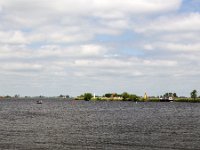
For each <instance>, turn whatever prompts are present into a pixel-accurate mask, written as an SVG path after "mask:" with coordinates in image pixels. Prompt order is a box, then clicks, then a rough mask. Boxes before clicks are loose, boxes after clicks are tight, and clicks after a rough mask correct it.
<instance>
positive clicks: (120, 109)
mask: <svg viewBox="0 0 200 150" xmlns="http://www.w3.org/2000/svg"><path fill="white" fill-rule="evenodd" d="M199 142H200V104H199V103H175V102H173V103H167V102H163V103H150V102H147V103H142V102H141V103H134V102H112V101H110V102H100V101H98V102H90V101H67V100H43V104H41V105H40V104H36V100H2V101H0V149H1V150H4V149H5V150H46V149H50V150H57V149H58V150H61V149H66V150H67V149H69V150H71V149H72V150H73V149H74V150H76V149H80V150H82V149H83V150H84V149H94V150H96V149H106V150H109V149H113V150H117V149H118V150H123V149H134V150H141V149H143V150H152V149H153V150H154V149H155V150H170V149H172V150H176V149H177V150H179V149H180V150H199V149H200V144H199Z"/></svg>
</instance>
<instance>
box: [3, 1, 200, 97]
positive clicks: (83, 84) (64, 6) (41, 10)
mask: <svg viewBox="0 0 200 150" xmlns="http://www.w3.org/2000/svg"><path fill="white" fill-rule="evenodd" d="M189 3H190V5H192V4H193V5H195V3H198V2H196V1H193V0H191V1H190V2H189ZM190 5H189V4H188V3H186V2H184V1H182V0H168V1H163V0H124V1H121V0H74V1H69V0H59V1H53V0H34V1H32V0H29V1H26V0H6V1H5V0H0V21H1V24H0V78H1V83H2V84H1V87H0V94H1V95H5V94H11V95H14V94H21V95H47V96H48V95H49V96H51V95H59V94H70V95H73V96H76V95H79V94H81V93H83V92H88V91H89V92H95V93H97V94H102V93H105V92H119V93H120V92H123V91H128V92H131V93H136V94H139V95H143V93H144V92H148V93H149V95H160V94H163V92H168V91H171V92H177V93H178V94H179V95H188V94H189V92H190V90H193V88H196V89H197V90H198V89H199V88H200V87H199V85H198V82H199V79H198V76H199V75H200V71H199V70H198V67H199V65H200V62H199V56H200V45H199V43H200V38H199V35H200V10H198V9H195V10H193V9H192V8H191V9H187V11H186V8H185V7H186V6H190ZM183 83H184V85H185V87H184V89H183V88H182V85H183Z"/></svg>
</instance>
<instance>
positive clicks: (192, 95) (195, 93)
mask: <svg viewBox="0 0 200 150" xmlns="http://www.w3.org/2000/svg"><path fill="white" fill-rule="evenodd" d="M190 95H191V98H193V99H194V100H195V99H196V98H197V90H193V91H192V92H191V93H190Z"/></svg>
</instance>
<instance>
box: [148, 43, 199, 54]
mask: <svg viewBox="0 0 200 150" xmlns="http://www.w3.org/2000/svg"><path fill="white" fill-rule="evenodd" d="M144 48H145V49H146V50H160V51H162V50H166V51H168V52H169V51H174V52H188V53H191V52H200V44H199V43H189V44H184V43H168V42H160V43H158V42H157V43H152V44H146V45H144Z"/></svg>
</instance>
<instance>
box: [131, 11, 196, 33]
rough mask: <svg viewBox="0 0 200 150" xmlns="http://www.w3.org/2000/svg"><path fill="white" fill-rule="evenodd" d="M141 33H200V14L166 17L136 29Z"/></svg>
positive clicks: (137, 26)
mask: <svg viewBox="0 0 200 150" xmlns="http://www.w3.org/2000/svg"><path fill="white" fill-rule="evenodd" d="M134 28H135V29H134V30H135V31H136V32H139V33H157V32H191V31H192V32H200V14H199V13H190V14H183V15H176V16H171V15H170V16H167V17H166V16H164V17H160V18H159V19H157V18H156V20H153V21H150V22H148V23H144V22H143V24H139V25H136V26H135V27H134Z"/></svg>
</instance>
